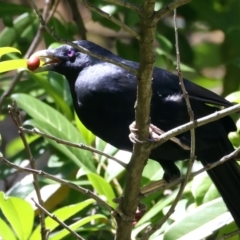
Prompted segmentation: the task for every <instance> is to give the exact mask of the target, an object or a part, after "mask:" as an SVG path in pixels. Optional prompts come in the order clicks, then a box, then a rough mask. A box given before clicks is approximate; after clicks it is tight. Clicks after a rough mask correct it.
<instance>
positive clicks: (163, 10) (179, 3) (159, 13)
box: [153, 0, 191, 24]
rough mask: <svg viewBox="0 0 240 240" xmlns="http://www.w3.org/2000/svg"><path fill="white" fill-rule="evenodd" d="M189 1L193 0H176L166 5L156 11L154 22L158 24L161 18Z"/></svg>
mask: <svg viewBox="0 0 240 240" xmlns="http://www.w3.org/2000/svg"><path fill="white" fill-rule="evenodd" d="M189 2H191V0H175V1H173V2H172V3H170V4H168V5H166V6H164V7H163V8H161V9H160V10H158V11H156V12H155V14H154V20H153V21H154V23H155V24H156V23H157V22H158V21H159V20H160V19H162V18H163V17H164V16H165V15H166V14H168V13H169V12H171V11H173V10H174V9H175V8H178V7H180V6H182V5H184V4H187V3H189Z"/></svg>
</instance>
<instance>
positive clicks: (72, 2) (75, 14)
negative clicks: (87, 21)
mask: <svg viewBox="0 0 240 240" xmlns="http://www.w3.org/2000/svg"><path fill="white" fill-rule="evenodd" d="M68 4H69V6H70V8H71V11H72V18H73V20H74V21H75V23H76V26H77V28H78V32H79V34H80V35H81V38H82V39H87V36H86V33H87V30H86V28H85V26H84V22H83V19H82V16H81V14H80V12H79V9H78V5H77V0H68Z"/></svg>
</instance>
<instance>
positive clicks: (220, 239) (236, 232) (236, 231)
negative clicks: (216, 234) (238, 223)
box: [217, 229, 240, 240]
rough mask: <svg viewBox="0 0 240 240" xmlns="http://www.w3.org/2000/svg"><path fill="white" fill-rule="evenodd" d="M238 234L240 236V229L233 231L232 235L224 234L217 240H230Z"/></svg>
mask: <svg viewBox="0 0 240 240" xmlns="http://www.w3.org/2000/svg"><path fill="white" fill-rule="evenodd" d="M237 234H240V229H237V230H235V231H232V232H230V233H226V234H223V235H222V236H221V237H220V238H218V239H217V240H225V239H229V238H231V237H233V236H235V235H237Z"/></svg>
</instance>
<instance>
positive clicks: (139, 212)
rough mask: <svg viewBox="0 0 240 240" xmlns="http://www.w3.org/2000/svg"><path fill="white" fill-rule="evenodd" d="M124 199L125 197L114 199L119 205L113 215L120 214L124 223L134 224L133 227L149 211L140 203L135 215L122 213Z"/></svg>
mask: <svg viewBox="0 0 240 240" xmlns="http://www.w3.org/2000/svg"><path fill="white" fill-rule="evenodd" d="M122 199H123V197H119V198H115V199H113V202H115V203H118V207H117V208H116V209H115V211H114V212H113V213H112V214H113V215H116V214H118V215H119V216H120V217H121V218H122V219H123V220H124V221H127V222H132V223H133V225H135V224H136V223H137V222H138V221H139V220H140V219H141V217H142V216H143V215H144V214H145V212H146V210H147V208H146V205H145V204H143V203H141V202H140V201H139V203H138V208H137V210H136V213H135V215H134V216H127V215H126V214H124V213H123V212H122V208H121V204H122Z"/></svg>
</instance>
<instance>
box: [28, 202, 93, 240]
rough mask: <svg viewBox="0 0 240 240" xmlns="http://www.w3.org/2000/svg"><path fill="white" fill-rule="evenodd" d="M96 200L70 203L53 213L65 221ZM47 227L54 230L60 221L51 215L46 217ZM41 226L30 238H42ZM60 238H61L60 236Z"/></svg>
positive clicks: (32, 239)
mask: <svg viewBox="0 0 240 240" xmlns="http://www.w3.org/2000/svg"><path fill="white" fill-rule="evenodd" d="M94 202H95V200H93V199H88V200H86V201H83V202H80V203H78V204H74V205H69V206H66V207H63V208H60V209H58V210H56V211H55V212H53V214H54V215H55V216H56V217H57V218H58V219H59V220H61V221H65V220H66V219H68V218H70V217H71V216H73V215H75V214H76V213H78V212H80V211H81V210H83V209H84V208H86V207H88V206H89V205H90V204H92V203H94ZM45 224H46V228H47V229H49V230H50V232H51V231H53V230H54V229H55V228H56V227H58V226H59V224H58V222H56V221H55V220H53V219H52V218H50V217H46V219H45ZM40 228H41V226H40V225H38V226H37V227H36V229H35V230H34V232H33V234H32V235H31V238H30V240H35V239H41V236H40ZM59 239H60V238H59Z"/></svg>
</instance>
